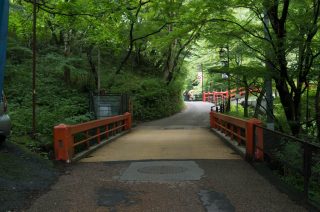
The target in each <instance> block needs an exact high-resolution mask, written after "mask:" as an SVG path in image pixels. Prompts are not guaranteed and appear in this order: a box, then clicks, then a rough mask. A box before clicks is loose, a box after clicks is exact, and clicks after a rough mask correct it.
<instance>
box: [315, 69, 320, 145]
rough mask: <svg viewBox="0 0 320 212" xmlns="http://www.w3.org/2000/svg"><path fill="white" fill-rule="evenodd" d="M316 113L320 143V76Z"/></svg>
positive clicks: (319, 79)
mask: <svg viewBox="0 0 320 212" xmlns="http://www.w3.org/2000/svg"><path fill="white" fill-rule="evenodd" d="M315 111H316V123H317V132H318V142H320V75H319V76H318V85H317V92H316V96H315Z"/></svg>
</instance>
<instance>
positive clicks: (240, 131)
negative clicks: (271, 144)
mask: <svg viewBox="0 0 320 212" xmlns="http://www.w3.org/2000/svg"><path fill="white" fill-rule="evenodd" d="M261 125H262V122H261V121H260V120H258V119H250V120H244V119H239V118H235V117H232V116H228V115H224V114H221V113H216V112H214V111H211V112H210V128H213V129H217V130H219V131H221V132H222V133H224V134H225V135H226V136H228V137H230V138H231V139H233V140H236V141H237V142H238V145H245V147H246V158H247V159H248V160H252V159H254V160H263V132H262V130H255V128H254V126H261ZM255 140H256V141H257V143H255Z"/></svg>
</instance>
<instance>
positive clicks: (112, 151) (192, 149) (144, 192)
mask: <svg viewBox="0 0 320 212" xmlns="http://www.w3.org/2000/svg"><path fill="white" fill-rule="evenodd" d="M187 106H188V107H187V109H186V110H185V111H184V112H182V113H179V114H177V115H175V116H172V117H169V118H166V119H163V120H159V121H155V122H150V123H146V124H143V125H141V126H139V127H137V128H135V129H133V130H132V132H131V133H129V134H127V135H125V136H123V137H121V138H119V139H117V140H116V141H114V142H113V143H110V144H107V145H106V146H104V147H103V148H102V149H99V150H98V151H96V152H94V153H93V154H92V155H91V156H89V157H87V158H84V159H83V160H81V162H80V163H77V164H75V165H74V166H72V167H70V170H69V171H68V172H67V174H65V175H62V176H61V177H60V179H59V181H58V182H57V183H56V184H55V185H54V186H53V187H52V188H51V190H50V191H49V192H47V193H46V194H45V195H43V196H42V197H40V198H39V199H38V200H36V201H35V202H34V204H33V205H32V206H31V208H30V211H137V212H140V211H178V212H180V211H181V212H187V211H190V212H195V211H299V212H300V211H306V210H305V208H303V207H301V206H299V205H297V204H296V203H295V202H293V201H292V200H290V198H289V197H288V196H287V195H286V194H283V193H281V192H280V191H278V190H277V189H276V187H275V186H273V185H272V184H270V183H269V182H268V181H267V180H266V179H265V178H264V177H263V176H261V175H259V174H258V173H257V172H256V170H255V169H254V168H253V167H252V166H251V165H249V164H248V163H247V162H245V161H244V160H242V159H241V158H240V156H238V155H237V154H235V153H234V152H233V150H231V149H230V148H229V147H228V146H227V145H225V144H224V142H222V141H221V140H219V139H218V138H217V137H216V136H215V135H214V134H213V133H212V132H210V131H209V129H208V128H204V127H207V126H208V125H209V124H208V123H209V115H208V112H209V109H210V106H211V105H210V104H208V103H202V102H200V103H188V104H187Z"/></svg>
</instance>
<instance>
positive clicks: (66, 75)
mask: <svg viewBox="0 0 320 212" xmlns="http://www.w3.org/2000/svg"><path fill="white" fill-rule="evenodd" d="M70 34H71V32H65V33H64V36H63V41H64V52H63V53H64V57H66V58H67V57H69V56H70V54H71V48H70ZM64 82H65V83H66V84H67V85H70V84H71V72H70V68H69V67H68V66H66V65H65V66H64Z"/></svg>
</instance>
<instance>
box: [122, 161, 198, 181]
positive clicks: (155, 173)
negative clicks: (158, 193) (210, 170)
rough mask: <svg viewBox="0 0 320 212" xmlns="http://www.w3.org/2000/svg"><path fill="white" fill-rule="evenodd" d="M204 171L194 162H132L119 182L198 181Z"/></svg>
mask: <svg viewBox="0 0 320 212" xmlns="http://www.w3.org/2000/svg"><path fill="white" fill-rule="evenodd" d="M203 174H204V171H203V170H202V169H201V168H200V167H199V166H198V164H197V163H195V162H194V161H149V162H133V163H131V164H130V166H129V167H128V168H127V169H126V170H125V171H124V173H123V174H122V175H121V176H120V180H121V181H147V182H175V181H189V180H190V181H194V180H200V179H201V176H202V175H203Z"/></svg>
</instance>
